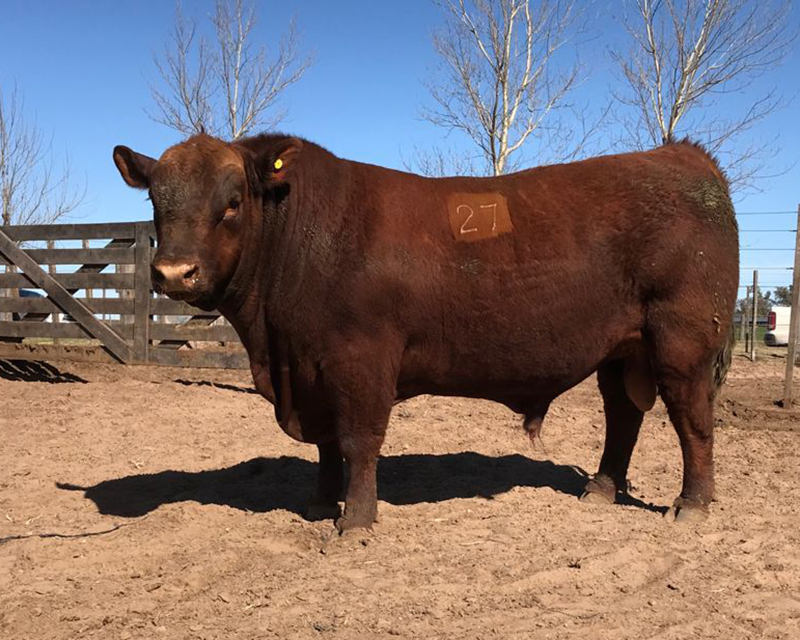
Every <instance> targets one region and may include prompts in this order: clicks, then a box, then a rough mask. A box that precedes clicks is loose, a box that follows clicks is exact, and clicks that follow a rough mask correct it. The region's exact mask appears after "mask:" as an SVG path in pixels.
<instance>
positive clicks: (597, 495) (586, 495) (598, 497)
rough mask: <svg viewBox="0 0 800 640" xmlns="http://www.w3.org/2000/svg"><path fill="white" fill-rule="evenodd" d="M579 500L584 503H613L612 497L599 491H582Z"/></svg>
mask: <svg viewBox="0 0 800 640" xmlns="http://www.w3.org/2000/svg"><path fill="white" fill-rule="evenodd" d="M580 500H581V502H584V503H586V504H604V505H609V504H614V498H612V497H609V496H608V495H607V494H605V493H602V492H600V491H588V490H587V491H584V492H583V495H582V496H581V498H580Z"/></svg>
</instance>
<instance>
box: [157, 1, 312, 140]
mask: <svg viewBox="0 0 800 640" xmlns="http://www.w3.org/2000/svg"><path fill="white" fill-rule="evenodd" d="M210 20H211V24H212V26H213V29H214V43H213V45H209V43H208V42H207V41H206V40H205V39H204V38H203V37H199V36H198V34H197V26H196V24H195V22H194V21H193V20H191V19H189V18H186V17H185V16H184V15H183V14H182V12H181V8H180V4H179V3H178V4H177V5H176V10H175V25H174V28H173V31H172V33H171V35H170V40H169V42H168V43H167V45H166V46H165V48H164V52H163V56H162V57H161V58H159V57H157V56H154V61H155V65H156V69H157V70H158V75H159V76H160V77H161V86H157V85H151V87H150V92H151V95H152V98H153V102H154V103H155V107H156V108H155V111H154V113H148V115H149V116H150V117H151V118H152V119H153V120H155V121H156V122H159V123H161V124H164V125H166V126H168V127H171V128H172V129H175V130H177V131H180V132H181V133H184V134H191V133H199V132H207V133H213V134H215V135H219V136H222V137H225V138H228V139H230V140H236V139H238V138H241V137H242V136H244V135H247V134H248V133H251V132H252V131H253V130H254V129H256V128H260V127H264V128H274V127H275V126H276V125H277V124H278V123H279V122H280V121H281V120H282V119H283V118H284V117H285V112H284V111H282V110H278V109H276V108H275V107H276V106H277V101H278V99H279V97H280V96H281V94H282V93H283V92H284V91H285V90H286V88H287V87H289V86H290V85H292V84H294V83H295V82H297V81H298V80H299V79H300V78H301V77H302V76H303V74H304V73H305V71H306V69H307V68H308V67H309V66H310V65H311V62H312V60H311V57H310V56H306V57H301V56H300V53H299V51H298V39H299V36H298V33H297V24H296V21H295V20H294V19H292V21H291V22H290V23H289V26H288V30H287V31H286V33H285V34H284V36H283V37H282V38H281V41H280V42H279V43H278V46H277V53H276V55H275V56H274V57H273V58H268V57H267V52H266V49H265V48H264V47H256V46H254V44H253V29H254V28H255V26H256V22H257V18H256V11H255V7H254V5H253V4H252V3H251V2H249V1H248V0H217V1H216V5H215V10H214V14H213V15H212V16H210Z"/></svg>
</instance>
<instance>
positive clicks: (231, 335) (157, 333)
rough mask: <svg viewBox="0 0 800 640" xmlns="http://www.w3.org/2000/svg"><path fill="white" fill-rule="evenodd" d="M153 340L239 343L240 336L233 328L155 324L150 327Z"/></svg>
mask: <svg viewBox="0 0 800 640" xmlns="http://www.w3.org/2000/svg"><path fill="white" fill-rule="evenodd" d="M150 339H151V340H154V341H155V340H182V341H184V342H186V341H214V342H226V341H237V342H238V340H239V336H238V334H237V333H236V330H235V329H234V328H233V327H226V326H222V327H217V326H214V327H209V326H199V325H186V324H153V325H152V326H151V327H150Z"/></svg>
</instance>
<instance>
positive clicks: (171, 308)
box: [150, 298, 220, 322]
mask: <svg viewBox="0 0 800 640" xmlns="http://www.w3.org/2000/svg"><path fill="white" fill-rule="evenodd" d="M197 311H198V309H197V307H193V306H192V305H190V304H187V303H186V302H181V301H180V300H170V299H169V298H155V299H153V300H151V301H150V313H151V314H153V315H154V316H155V315H162V316H194V315H195V314H197ZM219 317H220V314H219V313H218V312H216V311H213V312H209V313H208V315H206V316H203V318H207V319H208V320H209V321H210V322H213V321H214V320H216V319H217V318H219Z"/></svg>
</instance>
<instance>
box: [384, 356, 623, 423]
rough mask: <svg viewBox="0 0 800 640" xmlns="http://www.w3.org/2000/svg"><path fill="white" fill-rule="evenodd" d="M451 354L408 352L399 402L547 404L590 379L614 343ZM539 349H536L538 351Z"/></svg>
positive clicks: (521, 406) (517, 406)
mask: <svg viewBox="0 0 800 640" xmlns="http://www.w3.org/2000/svg"><path fill="white" fill-rule="evenodd" d="M486 346H487V348H486V349H484V350H480V351H476V350H468V352H467V353H459V352H457V351H455V352H454V350H453V349H452V348H446V347H442V348H441V349H438V350H434V349H424V348H421V349H419V350H416V349H413V348H412V349H409V350H408V351H407V352H406V354H405V357H404V359H403V366H402V369H401V374H400V377H399V379H398V386H397V396H398V399H399V400H402V399H407V398H410V397H413V396H416V395H421V394H432V395H445V396H462V397H469V398H481V399H486V400H493V401H495V402H501V403H503V404H506V405H507V406H509V407H511V408H512V409H514V410H515V411H519V412H525V408H526V407H529V406H536V405H540V404H547V403H549V402H551V401H552V400H553V399H555V398H556V397H557V396H559V395H560V394H562V393H564V392H565V391H567V390H569V389H571V388H572V387H573V386H575V385H576V384H578V383H579V382H581V381H582V380H584V379H585V378H587V377H588V376H590V375H591V374H592V373H593V372H594V371H596V370H597V368H598V367H599V366H600V365H601V364H602V363H603V362H604V361H606V360H608V359H609V358H610V357H613V356H614V352H615V349H616V346H617V345H616V344H609V343H605V342H604V343H603V344H599V343H598V344H594V345H588V344H586V343H584V344H581V345H577V344H554V345H549V346H542V345H535V344H534V345H531V347H530V348H528V349H521V348H518V346H515V347H513V348H512V347H508V348H501V347H499V346H498V348H496V349H491V348H490V346H489V345H486ZM537 347H538V348H537Z"/></svg>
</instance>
